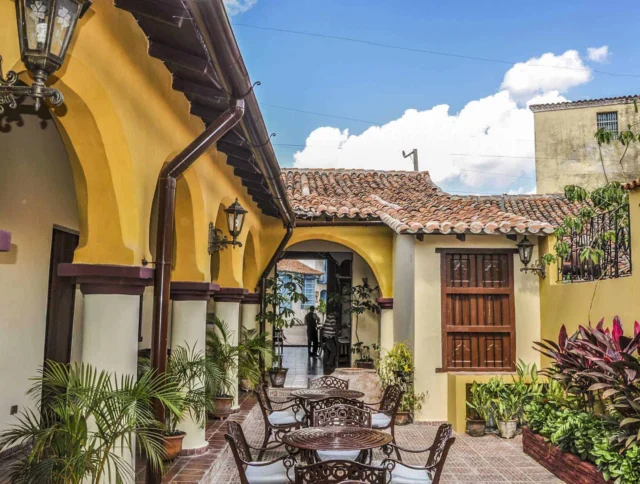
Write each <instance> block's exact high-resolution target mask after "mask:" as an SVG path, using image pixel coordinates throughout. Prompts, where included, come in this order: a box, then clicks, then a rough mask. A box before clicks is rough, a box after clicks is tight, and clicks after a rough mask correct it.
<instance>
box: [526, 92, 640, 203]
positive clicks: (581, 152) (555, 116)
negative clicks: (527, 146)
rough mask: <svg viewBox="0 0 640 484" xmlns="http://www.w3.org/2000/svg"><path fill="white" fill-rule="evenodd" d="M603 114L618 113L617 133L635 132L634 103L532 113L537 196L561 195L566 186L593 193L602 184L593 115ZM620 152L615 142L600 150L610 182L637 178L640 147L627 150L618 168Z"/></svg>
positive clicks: (638, 120)
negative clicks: (630, 128)
mask: <svg viewBox="0 0 640 484" xmlns="http://www.w3.org/2000/svg"><path fill="white" fill-rule="evenodd" d="M605 112H617V113H618V130H619V131H622V130H626V129H627V126H628V125H629V124H632V125H635V127H634V128H632V130H633V131H636V132H637V131H638V123H639V122H640V115H639V114H637V113H636V112H635V107H634V105H633V103H627V104H615V105H601V106H590V107H579V108H562V109H555V110H545V111H539V112H535V111H534V123H535V149H536V182H537V192H538V193H561V192H563V191H564V187H565V186H566V185H572V184H575V185H581V186H584V187H586V188H590V189H593V188H596V187H598V186H600V185H603V184H604V183H605V177H604V174H603V169H602V164H601V161H600V154H599V150H598V144H597V142H596V140H595V138H594V134H595V132H596V130H597V121H596V115H597V113H605ZM623 152H624V146H622V145H621V144H620V143H619V142H618V141H615V142H612V143H611V144H610V145H603V146H602V158H603V160H604V167H605V170H606V172H607V175H608V176H609V180H618V181H626V180H628V179H632V178H638V177H640V146H638V145H637V144H633V145H632V146H630V148H629V150H628V152H627V154H626V155H625V157H624V162H623V164H622V166H621V165H620V163H619V160H620V158H621V157H622V154H623ZM623 171H624V173H623ZM625 173H626V175H627V176H625Z"/></svg>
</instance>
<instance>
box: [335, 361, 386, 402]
mask: <svg viewBox="0 0 640 484" xmlns="http://www.w3.org/2000/svg"><path fill="white" fill-rule="evenodd" d="M332 375H333V376H335V377H337V378H342V379H343V380H349V390H357V391H359V392H362V393H364V397H363V398H362V400H363V401H365V402H379V401H380V400H381V399H382V387H381V386H380V382H379V381H378V374H377V373H376V370H369V369H366V368H336V370H335V371H334V372H333V373H332Z"/></svg>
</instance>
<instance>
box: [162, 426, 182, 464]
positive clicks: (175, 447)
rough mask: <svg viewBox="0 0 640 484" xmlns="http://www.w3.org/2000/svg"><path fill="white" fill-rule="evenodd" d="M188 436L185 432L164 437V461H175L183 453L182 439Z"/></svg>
mask: <svg viewBox="0 0 640 484" xmlns="http://www.w3.org/2000/svg"><path fill="white" fill-rule="evenodd" d="M185 435H187V434H186V433H185V432H178V433H176V434H175V435H165V436H164V442H163V446H164V460H173V459H175V458H176V457H178V455H180V452H182V439H184V436H185Z"/></svg>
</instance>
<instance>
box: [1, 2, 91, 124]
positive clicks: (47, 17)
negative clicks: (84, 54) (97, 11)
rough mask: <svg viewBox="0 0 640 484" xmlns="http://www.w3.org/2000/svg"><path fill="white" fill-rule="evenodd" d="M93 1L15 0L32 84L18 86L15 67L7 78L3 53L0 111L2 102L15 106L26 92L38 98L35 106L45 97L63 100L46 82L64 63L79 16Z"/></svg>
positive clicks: (23, 59)
mask: <svg viewBox="0 0 640 484" xmlns="http://www.w3.org/2000/svg"><path fill="white" fill-rule="evenodd" d="M90 5H91V0H16V9H17V15H18V35H19V36H20V54H21V58H22V62H24V65H25V66H27V69H29V71H31V73H32V74H33V85H32V86H16V85H15V83H16V81H17V80H18V76H17V74H16V73H15V72H12V71H10V72H8V73H7V76H6V78H5V77H4V76H3V75H2V58H1V57H0V113H1V112H3V108H2V104H8V105H9V107H10V108H15V107H16V105H17V103H16V98H18V97H23V96H29V97H33V98H35V107H36V110H37V109H39V108H40V104H41V100H42V99H45V98H48V99H49V100H50V101H51V103H52V104H53V105H54V106H58V105H60V104H62V101H63V100H64V99H63V97H62V94H61V93H60V91H58V90H57V89H53V88H50V87H47V86H46V85H45V82H46V80H47V78H48V77H49V76H50V75H51V74H53V73H54V72H55V71H57V70H58V69H59V68H60V67H61V66H62V63H63V62H64V57H65V55H66V53H67V49H68V48H69V44H70V43H71V39H72V37H73V32H74V30H75V28H76V24H77V23H78V19H79V18H80V17H82V15H84V13H85V12H86V11H87V9H88V8H89V6H90Z"/></svg>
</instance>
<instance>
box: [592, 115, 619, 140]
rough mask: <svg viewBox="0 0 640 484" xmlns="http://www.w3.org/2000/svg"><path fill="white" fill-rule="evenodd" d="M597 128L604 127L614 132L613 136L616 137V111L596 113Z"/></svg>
mask: <svg viewBox="0 0 640 484" xmlns="http://www.w3.org/2000/svg"><path fill="white" fill-rule="evenodd" d="M596 116H597V120H598V129H601V128H604V129H605V130H607V131H609V132H611V133H613V134H614V137H615V138H616V139H617V138H618V113H617V112H616V111H613V112H609V113H598V114H597V115H596Z"/></svg>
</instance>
